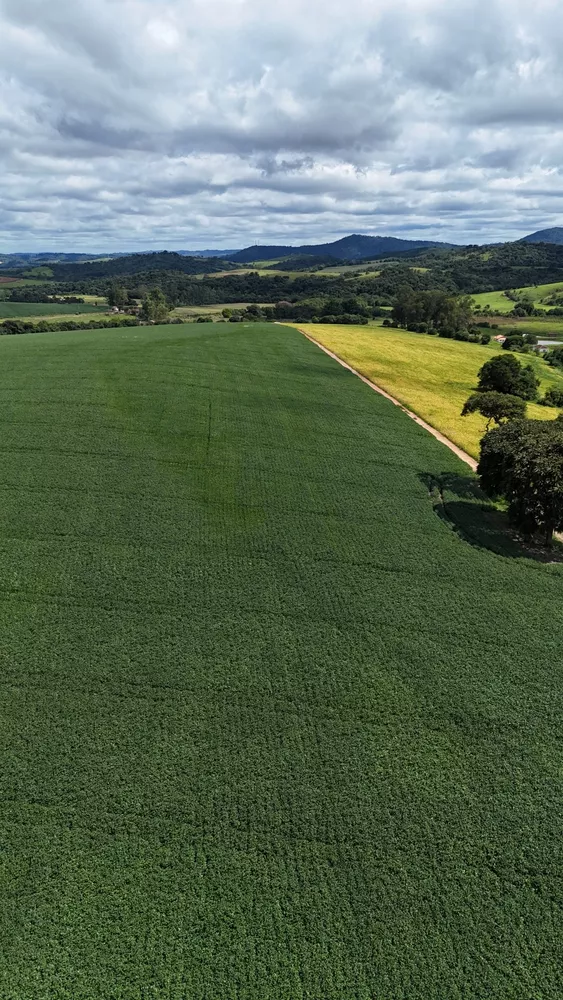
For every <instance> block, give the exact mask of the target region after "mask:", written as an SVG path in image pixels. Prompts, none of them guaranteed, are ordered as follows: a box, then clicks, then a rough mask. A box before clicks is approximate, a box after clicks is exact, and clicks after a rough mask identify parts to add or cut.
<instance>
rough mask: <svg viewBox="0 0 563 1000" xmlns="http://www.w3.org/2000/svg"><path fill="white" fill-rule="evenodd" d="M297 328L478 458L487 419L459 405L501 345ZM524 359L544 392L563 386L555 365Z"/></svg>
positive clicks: (547, 411)
mask: <svg viewBox="0 0 563 1000" xmlns="http://www.w3.org/2000/svg"><path fill="white" fill-rule="evenodd" d="M299 329H302V330H305V331H306V332H307V333H308V334H309V335H310V336H311V337H313V338H314V339H315V340H317V341H318V342H319V343H321V344H324V346H325V347H328V348H329V349H330V350H331V351H334V353H335V354H337V355H338V356H339V357H341V358H342V359H343V360H344V361H346V362H347V363H348V364H349V365H351V366H352V367H353V368H355V369H356V370H357V371H359V372H361V374H362V375H365V376H366V378H368V379H370V380H371V381H372V382H375V383H376V385H379V386H381V388H382V389H385V390H386V391H387V392H389V393H390V394H391V395H392V396H394V397H395V398H396V399H398V400H400V402H401V403H403V404H404V405H405V406H407V407H408V408H409V409H411V410H413V411H414V413H417V414H418V416H419V417H422V418H423V420H426V421H427V422H428V423H429V424H431V425H432V427H435V428H436V429H437V430H439V431H440V432H441V433H442V434H444V435H445V436H446V437H447V438H449V440H450V441H453V442H454V444H456V445H458V447H460V448H463V450H464V451H467V452H468V453H469V454H470V455H473V457H474V458H478V457H479V442H480V440H481V438H482V437H483V434H484V433H485V427H486V420H485V419H484V417H481V416H480V415H479V414H473V415H471V416H469V417H462V416H461V410H462V408H463V404H464V403H465V400H466V399H467V397H468V396H469V395H470V394H471V392H472V391H473V390H474V388H475V386H476V384H477V373H478V371H479V369H480V367H481V365H483V364H484V362H485V361H488V360H489V358H490V357H492V356H493V354H494V353H498V352H499V351H500V350H501V348H500V347H499V346H498V345H497V344H493V343H491V344H489V345H487V346H486V347H483V346H481V345H479V344H464V343H462V342H460V341H456V340H446V339H442V338H441V337H428V336H425V335H424V334H417V333H409V332H408V331H406V330H395V329H385V328H381V327H374V326H356V327H354V326H332V325H323V324H309V325H307V324H303V323H300V324H299ZM522 361H523V362H524V364H528V363H530V364H532V365H534V368H535V369H536V371H537V374H538V377H539V378H540V379H541V387H540V393H541V394H543V393H544V392H545V390H546V389H548V388H550V387H551V386H556V387H557V388H563V375H560V374H559V372H558V371H557V370H556V369H553V368H549V367H548V365H547V364H546V363H545V362H543V361H540V360H538V359H536V358H535V357H534V356H533V355H526V356H524V355H523V356H522ZM558 413H559V410H557V409H554V408H552V407H547V406H539V405H538V404H536V403H528V416H530V417H533V418H534V419H535V420H553V419H555V417H557V415H558Z"/></svg>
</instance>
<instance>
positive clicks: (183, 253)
mask: <svg viewBox="0 0 563 1000" xmlns="http://www.w3.org/2000/svg"><path fill="white" fill-rule="evenodd" d="M517 242H518V243H551V244H555V245H558V246H562V245H563V226H555V227H553V228H551V229H541V230H539V231H538V232H536V233H530V234H529V235H528V236H523V237H521V239H520V240H518V241H517ZM432 249H438V250H455V249H458V246H456V244H455V243H440V242H438V241H435V240H404V239H400V238H397V237H394V236H363V235H361V234H358V233H354V234H352V235H351V236H344V237H343V238H342V239H340V240H335V241H334V242H333V243H313V244H309V243H306V244H301V245H300V246H285V245H278V244H273V245H266V246H259V245H254V246H251V247H245V248H244V249H243V250H221V249H212V250H176V251H173V252H172V255H171V256H175V257H192V258H199V259H202V258H207V259H214V260H223V261H226V260H228V261H229V263H230V264H238V265H240V264H252V263H254V262H255V261H256V262H259V261H267V260H279V259H281V258H287V257H289V258H291V257H317V258H319V259H321V258H334V259H335V260H338V261H341V262H342V261H344V262H345V261H350V262H355V261H362V260H369V259H374V258H377V257H381V256H384V255H387V254H395V253H397V254H399V253H400V254H406V253H407V252H408V251H413V252H415V251H417V250H432ZM147 255H149V256H151V257H152V258H153V259H154V258H155V257H160V256H162V258H163V260H166V254H164V253H163V254H159V253H158V252H156V253H155V252H154V251H150V250H149V251H146V250H145V251H140V252H139V253H137V254H130V253H127V252H123V251H122V252H121V253H119V252H118V253H115V252H114V253H105V254H86V253H57V252H52V251H51V252H42V253H15V254H5V255H3V256H2V257H1V259H0V269H1V270H8V269H14V268H22V267H38V266H44V267H52V266H53V265H54V264H85V263H87V262H89V263H94V262H96V261H102V260H106V261H107V260H115V259H118V258H121V257H126V258H127V259H128V260H131V259H133V258H134V257H139V258H141V257H143V256H147ZM170 259H171V257H170V256H169V257H168V260H170ZM218 269H219V268H218V266H214V267H213V268H212V270H218ZM135 270H143V266H142V262H141V261H140V260H139V261H138V264H137V266H136V268H135ZM188 270H189V269H188Z"/></svg>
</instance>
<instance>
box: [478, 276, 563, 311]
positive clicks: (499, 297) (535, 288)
mask: <svg viewBox="0 0 563 1000" xmlns="http://www.w3.org/2000/svg"><path fill="white" fill-rule="evenodd" d="M515 291H516V292H518V293H520V294H522V295H527V296H529V297H530V298H531V299H532V301H533V303H534V306H535V307H536V309H546V310H547V309H550V308H551V307H550V306H548V305H546V303H545V302H544V301H543V300H544V299H546V298H548V297H549V296H550V295H553V294H554V293H563V282H561V281H556V282H552V283H551V284H547V285H527V286H526V287H523V288H517V289H515ZM472 298H473V299H474V301H475V303H476V305H477V307H478V308H481V309H484V308H485V307H486V306H489V307H490V308H491V309H493V310H495V311H497V312H504V313H509V312H512V310H513V309H514V306H515V305H516V303H515V302H514V300H513V299H509V298H507V296H506V295H505V294H504V292H481V293H480V294H478V295H472Z"/></svg>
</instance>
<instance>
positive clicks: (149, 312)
mask: <svg viewBox="0 0 563 1000" xmlns="http://www.w3.org/2000/svg"><path fill="white" fill-rule="evenodd" d="M169 312H170V306H169V304H168V302H167V301H166V296H165V295H164V292H163V291H162V289H160V288H153V289H152V290H151V291H150V292H147V294H146V295H145V297H144V299H143V304H142V306H141V319H144V320H146V321H147V322H148V323H163V322H164V320H165V319H166V318H167V316H168V313H169Z"/></svg>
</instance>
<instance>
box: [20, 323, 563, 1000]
mask: <svg viewBox="0 0 563 1000" xmlns="http://www.w3.org/2000/svg"><path fill="white" fill-rule="evenodd" d="M422 339H424V338H422ZM429 340H430V338H426V341H429ZM460 346H461V345H460ZM0 420H1V422H2V463H1V465H0V490H1V494H2V518H1V522H0V547H1V559H0V624H1V634H2V643H1V646H0V665H1V670H2V699H1V703H0V712H1V723H2V725H1V733H2V742H3V756H2V768H1V769H0V787H1V796H2V809H1V811H0V843H1V846H2V852H1V866H0V888H1V892H0V926H1V928H2V962H1V963H0V984H1V985H0V994H1V995H2V997H3V998H5V1000H28V998H29V1000H32V998H33V1000H160V998H162V1000H164V998H166V1000H235V998H236V1000H306V998H307V1000H461V998H463V1000H484V998H486V1000H531V998H532V997H533V998H538V1000H539V998H541V1000H560V998H561V995H562V985H563V984H562V978H561V963H560V945H561V920H560V905H561V881H560V872H561V864H560V858H559V854H560V849H561V827H560V819H561V785H560V779H561V766H562V763H563V761H562V752H561V747H562V745H563V742H562V740H561V717H562V715H561V704H560V695H561V664H562V662H563V657H562V655H561V650H562V647H563V605H562V602H561V589H562V585H563V568H562V566H561V565H557V564H556V565H543V564H541V563H539V562H536V561H534V560H532V559H530V558H524V556H523V554H522V553H521V552H520V550H518V549H517V548H516V549H515V547H514V545H513V544H511V545H507V547H506V549H503V548H502V547H501V551H506V554H505V555H500V554H498V553H497V552H495V551H493V550H492V549H491V548H490V547H486V546H490V545H491V544H492V541H491V537H492V533H491V532H488V533H487V539H486V540H485V533H484V532H481V533H480V534H479V533H477V534H475V535H474V536H473V538H472V544H469V542H468V541H467V540H465V537H461V536H460V535H459V534H458V533H456V532H454V531H453V530H452V528H451V524H450V523H449V520H444V519H443V518H442V517H439V516H438V515H437V513H436V512H435V510H434V508H433V506H432V502H431V496H433V495H434V494H435V493H436V490H437V484H438V483H440V484H441V489H442V493H443V495H444V497H445V498H446V499H447V503H448V518H450V517H452V518H453V519H454V520H455V521H456V522H457V523H462V522H463V523H465V522H466V521H467V520H468V518H469V519H473V521H474V522H475V524H476V525H478V524H479V523H480V522H481V520H482V519H483V518H484V517H485V514H484V513H483V512H482V511H481V505H480V504H479V503H477V504H475V503H474V502H473V500H472V498H473V496H474V491H473V485H472V481H471V480H470V478H468V474H467V467H466V466H464V465H463V464H462V463H460V462H459V461H458V460H457V459H456V458H455V456H454V455H452V454H451V452H450V451H449V450H448V449H446V448H445V447H444V446H442V445H441V444H439V443H438V442H437V441H436V440H435V439H434V438H432V437H431V436H430V435H429V434H427V433H426V432H425V431H424V430H423V429H422V428H420V427H419V426H417V425H416V424H415V423H414V422H413V421H412V420H410V419H409V418H408V417H407V416H406V415H405V414H404V413H402V412H401V411H400V409H398V408H397V407H395V406H393V405H392V404H391V403H390V402H388V401H387V400H385V399H383V398H382V397H380V396H378V395H377V394H376V393H374V392H373V391H372V390H371V389H370V388H368V387H367V386H366V385H364V384H363V383H362V382H361V381H360V380H359V379H357V378H356V377H355V376H354V375H352V374H350V373H349V372H347V371H345V370H344V369H343V368H342V367H341V366H339V365H338V364H337V363H336V362H335V361H333V360H332V359H330V358H329V357H327V356H326V355H325V354H324V353H322V352H321V351H320V350H319V349H318V348H317V347H315V346H314V345H313V344H311V343H310V342H309V341H307V340H306V339H305V337H303V336H302V335H301V334H299V333H298V332H297V331H296V330H294V329H290V328H287V327H281V326H275V325H271V326H267V325H259V324H248V325H244V324H236V325H235V324H233V325H229V324H220V325H211V324H209V325H207V324H206V325H200V326H197V325H193V324H191V325H186V326H165V327H160V328H159V327H153V328H149V327H142V328H133V329H126V330H125V329H124V330H99V331H92V332H88V331H86V332H85V331H80V332H78V333H72V332H70V333H60V334H49V335H44V336H41V335H32V334H30V335H26V336H20V337H3V338H0Z"/></svg>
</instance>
